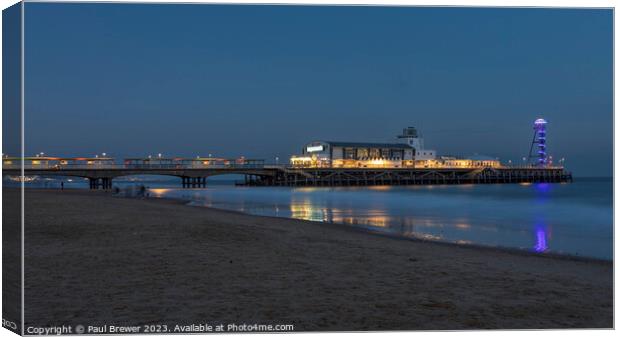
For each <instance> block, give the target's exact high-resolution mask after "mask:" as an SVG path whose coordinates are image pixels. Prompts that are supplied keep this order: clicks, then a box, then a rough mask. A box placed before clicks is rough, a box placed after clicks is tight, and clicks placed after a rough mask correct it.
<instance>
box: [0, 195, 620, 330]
mask: <svg viewBox="0 0 620 337" xmlns="http://www.w3.org/2000/svg"><path fill="white" fill-rule="evenodd" d="M17 191H18V190H13V191H11V190H7V189H6V188H5V190H4V193H5V195H8V196H10V195H11V193H14V194H15V195H16V192H17ZM10 199H11V198H6V197H5V200H7V201H5V203H6V202H8V201H9V200H10ZM78 205H79V206H78ZM5 206H6V205H5ZM5 206H3V207H5ZM5 209H6V207H5ZM26 232H27V233H26V234H27V236H26V262H27V264H26V280H25V282H26V292H25V296H26V324H27V325H28V324H30V325H37V326H42V325H45V324H51V325H57V324H75V323H77V322H83V321H91V322H93V324H107V323H111V322H126V323H132V324H134V323H136V324H137V323H157V322H159V323H164V322H166V323H168V324H173V323H181V322H185V323H188V324H191V323H199V322H208V323H216V322H237V323H247V322H256V323H258V324H265V323H267V324H268V323H270V322H279V323H292V324H295V326H296V328H295V330H296V331H326V330H333V331H352V330H376V331H379V330H399V329H409V330H450V329H486V328H494V329H539V328H568V327H572V328H611V327H612V326H613V317H612V312H613V298H612V293H613V282H612V280H613V262H612V261H606V260H598V259H588V258H581V257H571V256H564V255H562V256H551V255H546V254H543V255H540V254H536V253H531V252H524V251H520V250H516V249H509V250H506V249H503V248H496V247H485V246H480V247H479V246H471V245H458V244H453V243H444V242H435V241H426V240H420V239H410V238H403V237H393V236H388V235H377V234H375V233H372V232H369V231H368V230H363V229H360V228H356V227H353V226H346V225H338V224H333V223H324V222H313V221H307V220H297V219H287V218H279V217H268V216H256V215H248V214H245V213H242V212H237V211H230V210H220V209H215V208H207V207H202V206H194V207H188V205H186V202H185V201H184V200H180V199H170V198H147V199H145V200H141V199H136V198H126V197H112V195H111V194H110V193H107V192H103V191H98V192H94V191H79V190H78V191H75V190H65V191H59V190H39V189H37V190H34V189H32V190H26ZM395 238H396V239H398V240H394V239H395ZM67 294H71V296H66V295H67ZM79 324H82V323H79Z"/></svg>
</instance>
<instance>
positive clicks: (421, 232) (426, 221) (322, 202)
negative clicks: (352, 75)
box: [151, 183, 613, 258]
mask: <svg viewBox="0 0 620 337" xmlns="http://www.w3.org/2000/svg"><path fill="white" fill-rule="evenodd" d="M597 188H598V189H597ZM151 191H152V194H153V195H154V196H157V197H161V196H164V197H180V198H184V199H189V200H192V201H193V204H196V205H204V206H210V207H217V208H225V209H233V210H237V211H244V212H248V213H251V214H258V215H268V216H279V217H289V218H295V219H302V220H310V221H321V222H332V223H337V224H344V225H350V226H357V227H362V228H365V229H369V230H372V231H379V232H389V233H392V234H397V235H401V236H405V237H411V238H420V239H425V240H441V241H448V242H454V243H460V244H481V245H490V246H504V247H515V248H521V249H524V250H530V251H534V252H538V253H545V252H549V251H554V252H564V253H571V254H579V255H587V256H595V257H604V258H609V257H610V256H611V252H612V240H611V235H612V223H613V217H612V203H611V201H610V200H611V198H612V189H611V188H609V186H608V185H607V184H601V185H599V187H596V186H595V187H588V186H585V187H584V186H583V185H581V186H579V185H578V183H574V184H566V185H559V184H523V185H518V184H514V185H469V186H438V187H429V186H411V187H393V186H392V187H386V186H381V187H370V188H359V187H348V188H316V187H306V188H257V189H253V188H235V187H217V188H209V189H205V190H199V191H193V192H191V193H189V192H188V191H183V190H180V189H151ZM593 200H594V201H595V202H594V201H593ZM551 223H553V224H554V229H555V233H553V234H554V235H553V236H552V228H551V225H550V224H551ZM584 224H588V226H587V227H584Z"/></svg>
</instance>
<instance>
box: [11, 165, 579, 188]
mask: <svg viewBox="0 0 620 337" xmlns="http://www.w3.org/2000/svg"><path fill="white" fill-rule="evenodd" d="M6 166H7V165H4V167H3V169H2V174H3V176H7V175H9V176H18V177H19V176H21V175H22V170H21V168H20V167H18V166H17V167H16V166H15V165H13V166H11V167H6ZM224 174H236V175H243V176H244V177H245V179H244V180H243V181H242V182H238V183H237V185H244V186H376V185H439V184H510V183H562V182H571V181H572V174H571V173H570V172H568V171H566V170H564V168H562V167H501V168H493V167H485V168H296V167H290V166H285V165H265V164H231V165H228V166H224V167H201V168H194V167H189V166H187V167H183V166H174V167H166V166H162V165H153V166H152V167H149V166H146V165H144V166H141V167H135V166H132V165H125V164H114V165H103V166H101V167H97V166H95V165H80V167H70V166H69V167H62V166H60V167H59V166H55V167H33V166H32V165H30V166H28V167H24V168H23V175H24V176H56V177H61V176H62V177H81V178H86V179H88V181H89V186H90V188H91V189H104V190H107V189H111V188H112V182H113V179H115V178H118V177H123V176H135V175H163V176H174V177H179V178H180V186H181V187H182V188H202V187H206V186H207V178H208V177H211V176H216V175H224Z"/></svg>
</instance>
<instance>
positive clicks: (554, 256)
mask: <svg viewBox="0 0 620 337" xmlns="http://www.w3.org/2000/svg"><path fill="white" fill-rule="evenodd" d="M110 196H111V197H113V195H110ZM126 198H129V199H131V198H135V199H140V200H144V201H149V200H169V201H175V202H178V204H179V205H184V206H188V207H198V208H206V209H210V210H214V211H219V212H224V213H231V214H239V215H247V216H255V217H261V218H267V219H288V220H293V221H302V222H305V223H311V224H326V225H330V226H333V227H335V228H345V229H351V230H354V231H357V232H360V233H366V234H369V235H379V236H384V237H388V238H391V239H396V240H405V241H413V242H421V243H426V244H439V245H448V246H456V247H460V248H471V249H479V250H483V251H484V250H490V251H498V252H504V253H510V254H517V255H524V256H539V257H547V258H552V259H564V260H572V261H583V262H597V263H610V264H612V265H613V259H611V260H607V259H603V258H597V257H591V256H579V255H572V254H568V253H555V252H545V253H536V252H532V251H529V250H526V249H525V248H523V249H520V248H513V247H504V246H490V245H482V244H476V243H468V244H463V243H456V242H450V241H442V240H425V239H421V238H417V237H407V236H402V235H398V234H395V233H390V232H381V231H376V230H372V229H368V228H364V227H359V226H353V225H349V224H345V223H338V222H329V221H312V220H304V219H295V218H288V217H279V216H274V215H260V214H252V213H247V212H242V211H237V210H231V209H225V208H218V207H210V206H201V205H191V202H192V201H190V200H185V199H180V198H170V197H147V198H139V197H126Z"/></svg>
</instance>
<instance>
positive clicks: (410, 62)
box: [25, 3, 613, 176]
mask: <svg viewBox="0 0 620 337" xmlns="http://www.w3.org/2000/svg"><path fill="white" fill-rule="evenodd" d="M612 19H613V13H612V11H611V10H581V9H480V8H416V7H337V6H332V7H322V6H246V5H230V6H224V5H154V4H144V5H139V4H62V3H27V4H26V11H25V31H26V33H25V40H26V46H25V50H26V56H25V69H26V77H25V113H26V116H25V123H26V154H27V155H31V154H34V153H39V152H45V153H46V154H49V155H59V156H91V155H94V154H97V153H102V152H107V153H108V154H110V155H111V156H114V157H116V158H119V159H121V158H124V157H136V156H137V157H141V156H147V155H149V154H153V155H156V154H157V153H163V154H164V156H186V157H195V156H196V155H201V156H207V155H208V154H212V155H213V156H216V157H239V156H242V155H243V156H245V157H248V158H250V157H251V158H262V159H266V160H267V161H270V162H271V161H273V158H274V157H275V156H279V157H280V158H281V161H284V162H285V161H286V160H287V159H288V157H289V156H290V155H292V154H296V153H299V152H300V150H301V147H302V146H303V145H304V144H305V143H307V142H309V141H312V140H341V141H392V140H394V136H395V135H396V134H397V133H400V132H401V130H402V128H403V127H407V126H415V127H417V128H418V129H419V131H420V132H421V133H422V135H423V136H424V138H425V142H426V147H427V148H430V149H435V150H437V151H438V153H439V154H445V155H472V154H475V153H477V154H483V155H489V156H493V157H499V158H500V159H501V160H503V161H508V160H509V159H510V160H512V161H513V162H516V161H520V160H521V158H522V157H523V156H525V155H527V153H528V151H529V148H530V142H531V140H532V133H533V130H532V123H533V121H534V120H535V119H536V118H538V117H544V118H546V119H547V120H548V121H549V125H548V149H549V153H550V154H551V155H553V156H554V159H555V158H557V159H559V158H561V157H565V158H566V166H567V168H568V169H569V170H571V171H573V172H574V174H575V175H576V176H611V175H612V164H613V161H612V160H613V159H612V147H613V123H612V119H613V105H612V102H613V101H612V100H613V96H612V95H613V94H612V80H613V73H612V65H613V59H612V55H613V54H612V53H613V40H612Z"/></svg>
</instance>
